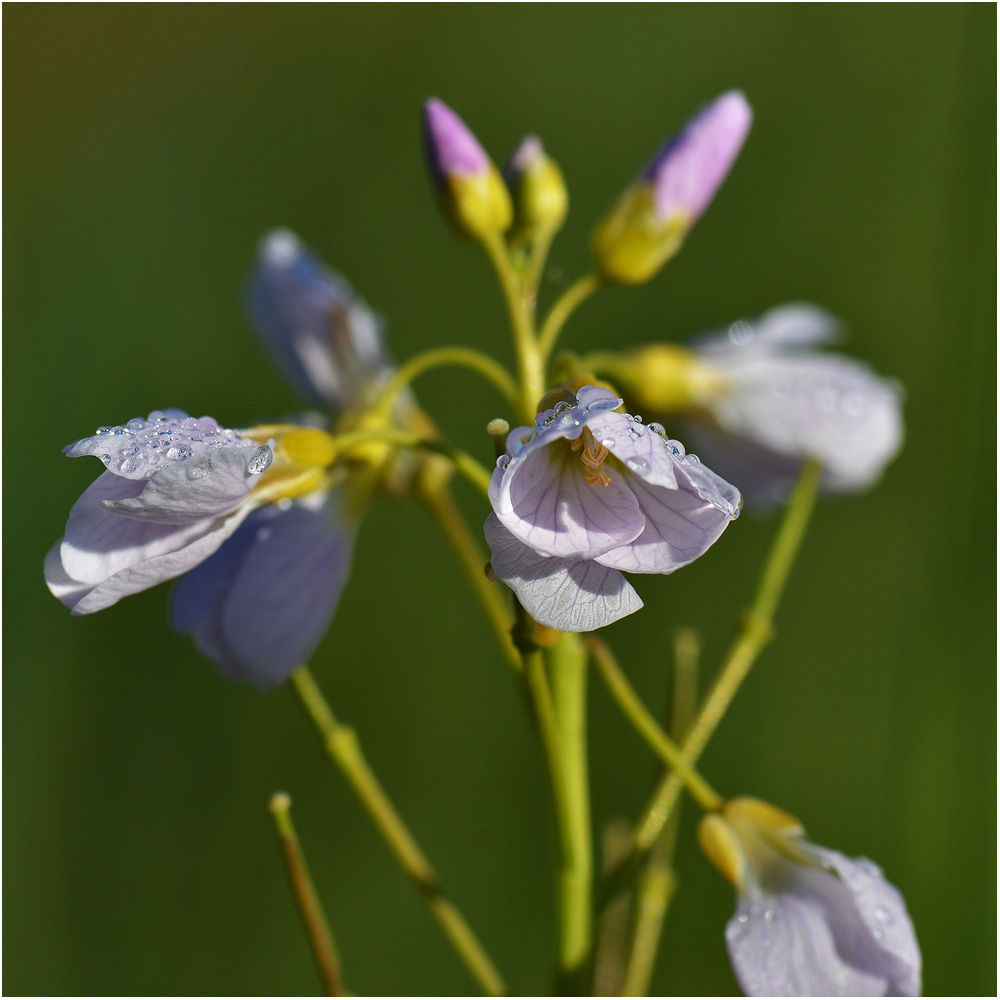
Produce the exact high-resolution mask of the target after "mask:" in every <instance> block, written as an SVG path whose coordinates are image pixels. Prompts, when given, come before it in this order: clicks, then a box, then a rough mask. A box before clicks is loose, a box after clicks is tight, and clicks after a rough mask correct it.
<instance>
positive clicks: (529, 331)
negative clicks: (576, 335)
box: [482, 233, 545, 423]
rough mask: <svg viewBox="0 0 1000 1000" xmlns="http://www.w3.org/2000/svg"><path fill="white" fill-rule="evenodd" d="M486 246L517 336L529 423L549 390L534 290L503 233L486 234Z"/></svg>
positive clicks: (522, 400) (523, 400)
mask: <svg viewBox="0 0 1000 1000" xmlns="http://www.w3.org/2000/svg"><path fill="white" fill-rule="evenodd" d="M482 246H483V249H484V250H485V251H486V255H487V256H488V257H489V259H490V262H491V263H492V264H493V269H494V271H496V274H497V278H499V280H500V288H501V290H502V291H503V297H504V301H505V302H506V304H507V314H508V317H509V318H510V326H511V332H512V333H513V335H514V350H515V353H516V354H517V373H518V382H519V383H520V407H519V412H520V416H521V419H522V420H524V421H525V422H527V423H531V421H532V420H534V418H535V414H536V413H537V412H538V411H537V409H536V406H537V404H538V401H539V400H540V399H541V398H542V395H543V394H544V393H545V366H544V364H543V362H542V357H541V355H540V354H539V351H538V342H537V341H536V339H535V325H534V322H533V320H532V301H533V293H532V292H531V290H530V289H528V288H526V287H525V285H524V282H523V281H522V279H521V277H520V276H519V275H518V274H517V272H516V271H515V269H514V267H513V265H512V264H511V260H510V254H509V253H508V252H507V246H506V244H505V243H504V241H503V238H502V237H501V236H500V234H499V233H494V234H491V235H490V236H487V237H484V238H483V240H482Z"/></svg>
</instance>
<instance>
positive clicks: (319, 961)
mask: <svg viewBox="0 0 1000 1000" xmlns="http://www.w3.org/2000/svg"><path fill="white" fill-rule="evenodd" d="M268 808H269V809H270V810H271V814H272V815H273V816H274V825H275V828H276V829H277V831H278V840H279V841H280V842H281V850H282V853H283V854H284V856H285V868H286V870H287V872H288V881H289V882H290V883H291V886H292V893H293V894H294V896H295V903H296V906H297V907H298V910H299V916H300V917H301V918H302V923H303V925H304V927H305V930H306V936H307V937H308V938H309V945H310V947H311V948H312V952H313V956H314V957H315V959H316V966H317V968H318V969H319V976H320V979H321V980H322V982H323V987H324V989H325V990H326V995H327V996H328V997H341V996H343V995H344V985H343V979H342V977H341V974H340V958H339V956H338V955H337V946H336V945H335V944H334V942H333V934H332V933H331V932H330V925H329V923H328V922H327V919H326V914H325V913H324V912H323V904H322V903H321V902H320V899H319V894H318V893H317V892H316V886H315V885H314V884H313V880H312V876H311V875H310V874H309V866H308V865H307V864H306V859H305V855H304V854H303V852H302V845H301V844H300V843H299V838H298V836H297V835H296V833H295V827H294V825H293V824H292V813H291V808H292V800H291V798H290V797H289V796H288V795H287V794H286V793H285V792H277V793H276V794H275V795H273V796H272V797H271V801H270V803H269V805H268Z"/></svg>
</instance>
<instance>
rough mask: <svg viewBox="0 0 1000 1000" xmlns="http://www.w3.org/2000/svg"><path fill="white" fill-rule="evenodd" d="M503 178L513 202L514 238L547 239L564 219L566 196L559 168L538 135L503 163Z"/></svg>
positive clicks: (530, 136) (531, 136) (529, 137)
mask: <svg viewBox="0 0 1000 1000" xmlns="http://www.w3.org/2000/svg"><path fill="white" fill-rule="evenodd" d="M503 176H504V179H505V180H506V181H507V186H508V187H509V188H510V192H511V195H512V196H513V199H514V232H513V233H512V237H513V239H514V240H515V241H521V242H537V241H540V240H550V239H551V238H552V237H553V236H554V235H555V234H556V233H557V232H558V231H559V229H560V227H561V226H562V224H563V221H564V220H565V218H566V210H567V208H568V207H569V195H568V193H567V191H566V182H565V181H564V180H563V175H562V171H561V170H560V169H559V165H558V164H557V163H556V162H555V160H553V159H552V158H551V157H550V156H548V155H547V154H546V152H545V149H544V148H543V147H542V143H541V140H540V139H539V138H538V137H537V136H534V135H529V136H526V137H525V138H524V139H523V140H522V141H521V144H520V145H519V146H518V147H517V149H515V150H514V152H513V153H512V154H511V157H510V159H509V160H508V161H507V162H506V163H505V164H504V168H503Z"/></svg>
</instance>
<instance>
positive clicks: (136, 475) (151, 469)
mask: <svg viewBox="0 0 1000 1000" xmlns="http://www.w3.org/2000/svg"><path fill="white" fill-rule="evenodd" d="M256 448H257V442H256V441H251V440H249V439H247V438H241V437H240V435H239V434H238V433H237V432H236V431H234V430H230V429H229V428H227V427H220V426H219V424H218V423H217V422H216V421H215V420H214V419H213V418H212V417H201V418H198V419H196V418H195V417H189V416H188V415H187V414H186V413H185V412H184V411H183V410H154V411H153V412H152V413H151V414H150V415H149V417H148V418H147V419H145V420H144V419H143V418H142V417H134V418H133V419H132V420H130V421H129V422H128V423H127V424H122V425H118V426H114V427H111V426H108V427H102V428H100V429H99V430H98V432H97V433H96V434H94V435H92V436H91V437H87V438H82V439H81V440H79V441H76V442H74V443H73V444H71V445H67V446H66V447H65V448H63V451H64V452H65V453H66V454H67V455H69V457H70V458H79V457H81V456H83V455H95V456H96V457H97V458H99V459H100V460H101V461H102V462H103V463H104V465H105V467H106V468H107V469H108V471H109V472H113V473H114V474H115V475H116V476H121V477H122V478H124V479H149V478H151V477H152V476H153V475H154V474H155V473H157V472H159V471H160V470H161V469H167V468H170V467H172V466H174V465H176V464H179V463H183V462H186V461H187V460H188V459H190V458H192V457H194V456H199V455H204V454H211V453H213V452H215V451H217V450H218V449H226V450H241V449H246V450H249V451H250V452H251V453H253V451H254V450H256Z"/></svg>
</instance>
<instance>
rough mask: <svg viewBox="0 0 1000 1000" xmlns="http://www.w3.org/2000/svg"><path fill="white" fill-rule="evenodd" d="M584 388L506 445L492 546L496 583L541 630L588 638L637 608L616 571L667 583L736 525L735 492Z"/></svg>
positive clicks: (602, 393) (611, 398)
mask: <svg viewBox="0 0 1000 1000" xmlns="http://www.w3.org/2000/svg"><path fill="white" fill-rule="evenodd" d="M621 405H622V400H621V399H619V398H618V397H617V396H615V395H614V394H613V393H611V392H608V391H607V390H606V389H600V388H597V387H595V386H584V387H583V388H582V389H580V390H579V392H578V393H577V395H576V400H575V402H574V403H572V404H571V403H570V402H568V401H567V402H565V403H561V404H559V405H557V406H556V408H554V409H552V410H547V411H545V412H544V413H540V414H539V415H538V416H537V417H536V419H535V427H519V428H516V429H515V430H513V431H511V432H510V434H509V435H508V437H507V452H506V454H505V455H503V456H501V458H500V459H498V461H497V468H496V470H495V471H494V473H493V478H492V480H491V482H490V502H491V503H492V505H493V513H492V514H490V516H489V517H488V518H487V520H486V525H485V532H486V539H487V542H488V543H489V546H490V551H491V554H492V559H491V564H492V567H493V570H494V572H495V573H496V575H497V577H498V578H499V579H501V580H502V581H503V582H504V583H506V584H507V585H508V586H509V587H511V589H512V590H513V591H514V593H515V594H516V595H517V598H518V600H519V601H520V602H521V604H522V605H523V606H524V608H525V610H526V611H527V612H528V613H529V614H530V615H531V616H532V618H534V619H535V621H537V622H540V623H541V624H543V625H547V626H549V627H551V628H556V629H560V630H561V631H565V632H583V631H589V630H591V629H595V628H599V627H601V626H602V625H608V624H610V623H611V622H613V621H616V620H617V619H619V618H621V617H623V616H625V615H628V614H631V613H632V612H633V611H637V610H638V609H639V608H640V607H642V601H641V600H640V599H639V597H638V595H637V594H636V593H635V591H634V590H633V588H632V586H631V584H629V583H628V581H627V580H626V579H625V578H624V576H622V572H621V571H625V572H630V573H672V572H673V571H674V570H675V569H678V568H679V567H681V566H685V565H687V564H688V563H689V562H692V561H693V560H694V559H697V558H698V556H700V555H701V554H702V553H704V552H705V551H706V550H707V549H708V548H709V546H710V545H711V544H712V543H713V542H714V541H715V540H716V539H717V538H718V537H719V535H721V534H722V532H723V530H724V529H725V527H726V525H728V524H729V522H730V521H731V520H732V519H734V518H735V517H736V516H738V514H739V508H740V495H739V492H738V491H737V490H736V489H734V488H733V487H732V486H730V485H729V484H728V483H726V482H725V481H723V480H722V479H720V478H719V477H718V476H716V475H715V473H713V472H711V471H710V470H709V469H707V468H706V467H705V466H703V465H701V463H700V462H699V461H698V459H697V458H696V457H695V456H693V455H686V454H685V453H684V449H683V446H681V445H680V443H679V442H676V441H669V440H667V439H666V435H665V433H664V432H663V428H662V427H660V426H659V425H658V424H651V425H650V426H649V427H646V426H645V425H644V424H642V422H641V419H640V418H637V417H632V416H630V415H629V414H626V413H616V412H614V411H615V409H616V408H618V407H620V406H621Z"/></svg>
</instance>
